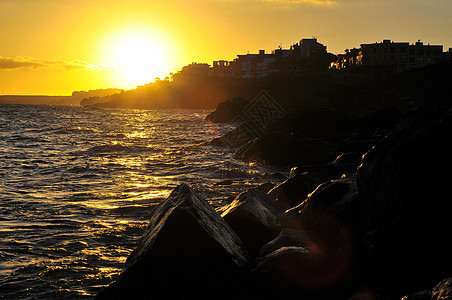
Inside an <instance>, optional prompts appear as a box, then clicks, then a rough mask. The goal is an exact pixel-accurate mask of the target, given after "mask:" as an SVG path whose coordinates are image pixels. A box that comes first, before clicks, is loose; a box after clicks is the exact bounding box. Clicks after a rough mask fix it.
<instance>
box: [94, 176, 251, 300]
mask: <svg viewBox="0 0 452 300" xmlns="http://www.w3.org/2000/svg"><path fill="white" fill-rule="evenodd" d="M248 259H249V258H248V255H247V253H246V251H245V250H244V248H243V246H242V243H241V241H240V239H239V238H238V236H237V235H236V234H235V233H234V232H233V231H232V229H231V228H230V227H229V225H228V224H227V223H226V222H225V221H224V219H223V218H221V217H220V215H219V214H218V213H217V212H216V211H215V210H214V208H213V207H212V206H211V205H210V204H209V203H208V202H207V201H205V200H204V199H202V198H201V197H200V196H199V195H198V194H196V193H195V192H194V191H193V190H192V189H191V188H190V187H189V186H187V185H180V186H179V187H177V188H176V189H175V190H174V191H173V192H172V193H171V195H170V196H169V197H168V198H167V199H166V200H165V201H163V202H162V203H160V204H159V205H158V206H157V207H156V208H155V210H154V212H153V214H152V216H151V220H150V223H149V227H148V228H147V230H146V232H145V233H144V235H143V237H142V239H141V241H140V242H139V244H138V246H137V248H136V249H135V250H134V251H133V252H132V254H131V255H130V256H129V257H128V259H127V261H126V264H125V269H124V271H123V272H122V274H121V276H120V277H119V279H118V280H117V281H116V282H114V283H112V284H110V285H109V286H108V287H107V288H106V289H105V290H103V291H101V292H100V293H99V294H98V296H97V298H98V299H143V298H148V297H151V296H157V297H163V298H169V299H174V298H184V297H185V298H206V297H211V296H212V295H215V294H218V293H221V295H229V293H233V292H234V289H235V288H237V289H239V287H240V286H241V278H242V277H243V276H242V274H243V271H242V270H243V268H244V267H245V266H246V265H247V263H248Z"/></svg>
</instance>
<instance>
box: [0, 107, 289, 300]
mask: <svg viewBox="0 0 452 300" xmlns="http://www.w3.org/2000/svg"><path fill="white" fill-rule="evenodd" d="M207 113H208V111H203V110H114V109H111V110H94V109H87V108H81V107H69V106H39V105H5V104H0V298H1V299H74V298H75V299H79V298H93V297H94V296H95V295H96V294H97V293H98V292H99V291H100V290H101V289H102V288H104V287H105V286H107V285H108V284H109V283H110V282H111V281H112V280H114V279H115V278H117V277H118V276H119V274H120V272H121V269H122V267H123V264H124V262H125V260H126V258H127V256H128V255H129V254H130V253H131V252H132V250H133V249H134V247H135V246H136V244H137V243H138V240H139V239H140V237H141V235H142V233H143V232H144V230H145V228H146V226H147V223H148V220H149V216H150V215H151V213H152V209H153V207H155V206H156V205H157V204H158V203H159V202H161V201H162V200H163V199H165V198H166V197H167V196H168V195H169V193H170V192H171V190H172V189H173V188H174V187H176V186H177V185H179V184H181V183H188V184H189V185H190V186H192V187H193V188H194V189H195V190H196V191H197V192H199V193H200V194H201V195H202V196H203V197H204V198H205V199H206V200H208V201H209V202H210V203H211V204H212V205H213V206H214V207H220V206H221V205H224V204H225V203H226V202H227V201H230V200H231V199H232V198H233V197H235V196H237V195H238V194H240V193H241V192H244V191H245V190H246V189H248V188H252V187H255V186H257V185H259V184H261V183H264V182H269V181H271V182H274V183H277V182H281V181H282V180H284V179H285V178H286V177H287V176H288V171H289V170H284V169H277V168H273V167H269V166H263V165H259V164H253V163H247V162H243V161H239V160H236V159H234V158H233V151H234V150H233V149H230V148H227V147H214V146H211V145H209V144H208V141H209V140H211V139H212V138H214V137H217V136H220V135H221V134H224V133H225V132H227V131H228V130H231V129H232V127H231V126H232V125H229V124H212V123H209V122H206V121H204V118H205V116H206V115H207Z"/></svg>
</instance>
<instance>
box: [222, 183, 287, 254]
mask: <svg viewBox="0 0 452 300" xmlns="http://www.w3.org/2000/svg"><path fill="white" fill-rule="evenodd" d="M220 212H221V216H222V217H223V218H224V220H225V221H226V222H227V223H228V224H229V226H231V228H232V229H233V230H234V231H235V232H236V233H237V235H238V236H239V237H240V238H241V240H242V241H243V243H244V245H245V247H246V249H247V250H248V252H249V253H250V254H251V256H253V257H255V256H256V255H257V253H258V252H259V250H260V249H261V247H262V246H263V245H264V244H265V243H267V242H268V241H270V240H271V239H273V238H274V237H275V235H276V232H275V229H274V225H275V221H276V219H277V217H278V216H279V215H281V214H282V213H283V212H284V210H283V209H282V208H281V207H279V206H278V204H277V203H276V202H275V201H274V200H273V199H271V198H270V197H269V196H268V195H267V194H266V193H265V192H263V191H261V190H258V189H250V190H248V191H246V192H244V193H242V194H240V195H239V196H237V198H235V200H234V201H232V202H231V203H230V204H228V205H226V206H225V207H223V208H222V209H221V211H220Z"/></svg>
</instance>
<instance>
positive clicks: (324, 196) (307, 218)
mask: <svg viewBox="0 0 452 300" xmlns="http://www.w3.org/2000/svg"><path fill="white" fill-rule="evenodd" d="M357 208H359V205H358V198H357V186H356V177H355V176H349V177H345V178H341V179H338V180H335V181H332V182H326V183H323V184H322V185H320V186H319V187H317V189H316V190H315V191H314V192H313V193H312V194H310V195H309V196H308V198H307V199H306V200H305V201H303V203H301V204H300V205H298V206H296V207H294V208H292V209H290V210H288V211H287V212H285V214H284V215H282V216H281V217H280V218H279V223H280V227H281V228H283V229H282V231H281V233H280V234H279V235H278V237H277V238H275V239H274V240H272V241H271V242H269V243H268V244H266V245H265V246H264V247H263V248H262V250H261V255H263V257H262V258H261V259H260V260H259V262H258V264H257V267H256V268H255V269H254V271H253V275H254V276H255V278H258V280H256V282H259V284H261V285H263V288H264V289H265V286H272V288H273V287H275V289H276V290H278V292H279V293H283V294H287V295H288V296H295V295H297V296H298V297H300V295H302V296H303V297H306V299H311V297H312V298H313V299H330V298H331V299H340V298H341V297H345V296H344V295H345V294H348V293H351V290H349V286H352V282H353V281H354V280H355V278H354V274H355V272H354V271H355V268H354V263H355V262H354V254H355V248H356V241H355V237H356V233H355V232H354V229H353V226H354V224H356V223H357V222H358V220H359V215H358V212H359V211H358V209H357ZM268 293H271V291H268ZM341 293H344V295H341Z"/></svg>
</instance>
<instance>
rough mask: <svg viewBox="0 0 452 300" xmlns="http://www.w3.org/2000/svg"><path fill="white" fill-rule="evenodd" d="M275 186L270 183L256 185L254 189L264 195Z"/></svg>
mask: <svg viewBox="0 0 452 300" xmlns="http://www.w3.org/2000/svg"><path fill="white" fill-rule="evenodd" d="M275 186H276V184H274V183H271V182H265V183H262V184H260V185H258V186H257V187H255V188H254V189H256V190H259V191H262V192H264V193H268V192H269V191H271V190H272V189H273V188H274V187H275Z"/></svg>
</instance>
